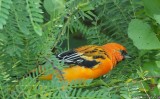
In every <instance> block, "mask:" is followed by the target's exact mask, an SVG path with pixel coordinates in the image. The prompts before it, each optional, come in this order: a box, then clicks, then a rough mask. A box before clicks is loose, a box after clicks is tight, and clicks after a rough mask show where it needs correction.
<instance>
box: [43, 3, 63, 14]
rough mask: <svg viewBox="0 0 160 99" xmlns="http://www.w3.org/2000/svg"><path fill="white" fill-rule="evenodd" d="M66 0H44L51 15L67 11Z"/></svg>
mask: <svg viewBox="0 0 160 99" xmlns="http://www.w3.org/2000/svg"><path fill="white" fill-rule="evenodd" d="M64 3H65V2H64V0H44V4H43V5H44V8H45V9H46V11H47V12H48V14H50V15H51V16H55V14H57V15H58V14H61V13H63V12H64V11H65V4H64Z"/></svg>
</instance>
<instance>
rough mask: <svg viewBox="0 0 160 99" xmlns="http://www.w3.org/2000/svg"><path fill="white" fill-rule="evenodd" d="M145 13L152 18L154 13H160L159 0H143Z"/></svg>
mask: <svg viewBox="0 0 160 99" xmlns="http://www.w3.org/2000/svg"><path fill="white" fill-rule="evenodd" d="M143 3H144V8H145V11H146V13H147V14H148V15H149V16H150V17H152V18H153V16H154V14H160V0H152V1H150V0H143Z"/></svg>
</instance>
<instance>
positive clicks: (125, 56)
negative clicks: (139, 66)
mask: <svg viewBox="0 0 160 99" xmlns="http://www.w3.org/2000/svg"><path fill="white" fill-rule="evenodd" d="M124 58H125V59H127V58H132V57H130V56H129V55H127V54H126V55H124Z"/></svg>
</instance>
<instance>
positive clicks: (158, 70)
mask: <svg viewBox="0 0 160 99" xmlns="http://www.w3.org/2000/svg"><path fill="white" fill-rule="evenodd" d="M159 63H160V61H153V62H147V63H144V65H143V67H142V69H143V70H144V71H148V75H149V76H159V75H160V66H159V65H160V64H159Z"/></svg>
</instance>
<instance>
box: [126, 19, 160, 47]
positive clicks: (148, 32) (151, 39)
mask: <svg viewBox="0 0 160 99" xmlns="http://www.w3.org/2000/svg"><path fill="white" fill-rule="evenodd" d="M128 36H129V38H131V39H132V40H133V43H134V45H135V46H136V47H137V48H138V49H143V50H152V49H160V42H159V40H158V38H157V37H156V35H155V33H154V32H153V30H152V29H151V27H150V26H149V25H148V24H147V23H144V22H143V21H141V20H138V19H133V20H132V21H131V22H130V23H129V28H128Z"/></svg>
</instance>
